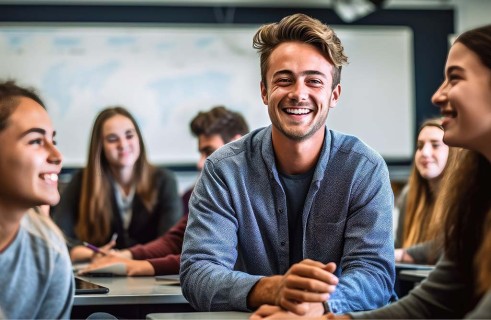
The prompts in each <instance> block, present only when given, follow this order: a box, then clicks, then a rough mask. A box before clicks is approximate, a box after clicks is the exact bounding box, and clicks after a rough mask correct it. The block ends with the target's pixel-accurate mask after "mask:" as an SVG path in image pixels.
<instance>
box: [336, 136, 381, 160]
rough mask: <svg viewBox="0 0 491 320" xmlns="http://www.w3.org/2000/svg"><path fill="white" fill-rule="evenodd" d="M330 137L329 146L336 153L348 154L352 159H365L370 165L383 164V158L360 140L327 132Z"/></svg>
mask: <svg viewBox="0 0 491 320" xmlns="http://www.w3.org/2000/svg"><path fill="white" fill-rule="evenodd" d="M329 134H330V136H331V141H332V142H331V145H332V147H333V148H335V149H337V151H338V152H341V153H345V154H349V155H350V156H352V157H357V158H365V159H367V160H368V161H370V162H372V163H374V164H375V163H380V162H384V163H385V161H384V159H383V157H382V156H381V155H380V153H378V152H377V151H375V150H374V149H373V148H372V147H370V146H369V145H367V144H366V143H365V142H364V141H363V140H361V139H360V138H358V137H356V136H354V135H350V134H346V133H342V132H339V131H335V130H329Z"/></svg>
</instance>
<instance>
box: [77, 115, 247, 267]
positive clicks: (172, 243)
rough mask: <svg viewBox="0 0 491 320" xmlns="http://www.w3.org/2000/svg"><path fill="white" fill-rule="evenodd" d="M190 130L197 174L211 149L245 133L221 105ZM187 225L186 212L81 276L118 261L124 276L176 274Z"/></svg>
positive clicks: (194, 122) (242, 123) (196, 120)
mask: <svg viewBox="0 0 491 320" xmlns="http://www.w3.org/2000/svg"><path fill="white" fill-rule="evenodd" d="M190 127H191V132H192V133H193V135H194V136H195V137H197V138H198V151H199V153H200V159H199V161H198V164H197V168H198V170H199V171H201V170H202V169H203V165H204V162H205V160H206V158H207V157H208V156H209V155H210V154H212V153H213V152H215V150H217V149H218V148H220V147H222V146H223V145H224V144H226V143H229V142H230V141H233V140H237V139H239V138H240V137H242V136H243V135H245V134H246V133H248V132H249V128H248V126H247V123H246V121H245V119H244V118H243V117H242V115H241V114H240V113H238V112H233V111H231V110H228V109H226V108H225V107H223V106H217V107H214V108H212V109H211V110H209V111H206V112H200V113H198V115H196V116H195V117H194V119H193V120H192V121H191V124H190ZM191 191H192V189H191ZM183 197H184V198H186V197H187V199H188V200H189V196H187V195H186V193H185V194H184V195H183ZM184 202H185V204H186V208H187V201H186V200H184ZM187 222H188V215H187V213H186V214H185V215H184V216H183V217H182V218H181V220H179V222H178V223H176V225H174V227H172V229H171V230H169V231H168V232H167V233H166V234H165V235H163V236H161V237H159V238H157V239H155V240H154V241H151V242H149V243H147V244H144V245H135V246H133V247H131V248H129V249H126V250H121V251H117V252H108V254H107V255H106V256H103V257H100V258H98V259H96V260H95V261H94V262H93V263H92V264H91V265H90V266H88V268H87V269H85V270H83V271H82V272H81V273H85V272H90V271H91V270H92V269H96V268H100V267H104V266H106V265H109V264H112V263H116V262H122V263H124V264H126V273H127V275H129V276H146V275H165V274H178V273H179V263H180V260H181V250H182V240H183V238H184V231H185V230H186V225H187Z"/></svg>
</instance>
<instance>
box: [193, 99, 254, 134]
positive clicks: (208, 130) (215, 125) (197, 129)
mask: <svg viewBox="0 0 491 320" xmlns="http://www.w3.org/2000/svg"><path fill="white" fill-rule="evenodd" d="M190 127H191V132H192V133H193V135H194V136H196V137H198V136H200V135H205V136H210V135H214V134H218V135H220V137H221V138H222V140H223V142H224V143H228V142H230V141H232V139H233V138H234V137H235V136H236V135H241V136H243V135H245V134H247V133H248V132H249V127H248V126H247V123H246V121H245V119H244V117H242V115H241V114H240V113H238V112H233V111H230V110H228V109H227V108H225V107H224V106H216V107H213V108H212V109H211V110H209V111H201V112H200V113H198V114H197V115H196V116H195V117H194V118H193V120H192V121H191V124H190Z"/></svg>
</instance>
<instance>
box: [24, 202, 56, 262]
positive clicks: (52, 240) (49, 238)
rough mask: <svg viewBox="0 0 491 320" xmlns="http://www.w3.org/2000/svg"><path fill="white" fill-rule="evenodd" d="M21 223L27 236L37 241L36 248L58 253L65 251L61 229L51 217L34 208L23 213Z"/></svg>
mask: <svg viewBox="0 0 491 320" xmlns="http://www.w3.org/2000/svg"><path fill="white" fill-rule="evenodd" d="M21 225H22V228H24V229H25V231H26V232H27V234H28V235H29V237H30V238H32V239H33V241H34V242H36V243H38V245H39V247H38V248H46V249H48V250H55V251H57V252H60V253H62V252H65V251H66V242H65V239H64V236H63V233H62V232H61V230H60V229H59V228H58V227H57V226H56V224H55V223H54V222H53V221H52V220H51V218H49V217H47V216H44V215H41V214H39V213H38V212H36V210H35V209H34V208H33V209H30V210H29V211H28V212H27V213H26V214H25V216H24V217H23V219H22V220H21Z"/></svg>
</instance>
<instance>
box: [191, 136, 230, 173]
mask: <svg viewBox="0 0 491 320" xmlns="http://www.w3.org/2000/svg"><path fill="white" fill-rule="evenodd" d="M224 144H225V142H224V141H223V139H222V137H221V136H220V135H219V134H213V135H211V136H206V135H204V134H202V135H200V136H199V137H198V151H199V155H200V157H199V161H198V164H197V165H196V167H197V168H198V170H200V171H201V170H203V166H204V165H205V160H206V158H208V156H209V155H211V154H212V153H213V152H214V151H215V150H217V149H218V148H220V147H221V146H223V145H224Z"/></svg>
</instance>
